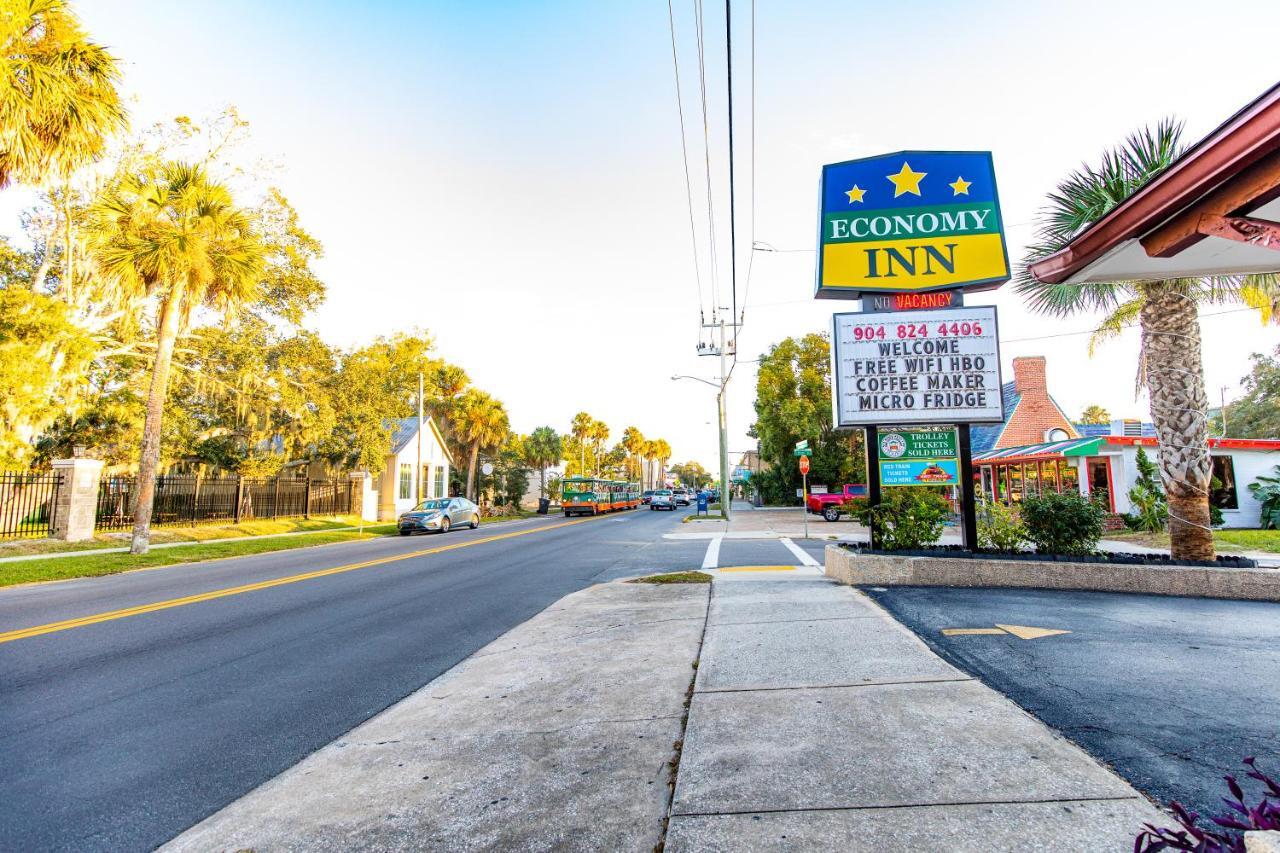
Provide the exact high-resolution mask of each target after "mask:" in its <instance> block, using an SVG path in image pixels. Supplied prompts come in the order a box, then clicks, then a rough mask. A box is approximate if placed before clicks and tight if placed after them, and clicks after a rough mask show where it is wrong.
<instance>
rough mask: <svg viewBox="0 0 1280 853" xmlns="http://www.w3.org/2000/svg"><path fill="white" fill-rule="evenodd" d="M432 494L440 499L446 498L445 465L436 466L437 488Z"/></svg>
mask: <svg viewBox="0 0 1280 853" xmlns="http://www.w3.org/2000/svg"><path fill="white" fill-rule="evenodd" d="M432 494H434V495H435V496H436V497H438V498H442V497H444V496H445V490H444V466H443V465H437V466H436V487H435V491H434V492H432Z"/></svg>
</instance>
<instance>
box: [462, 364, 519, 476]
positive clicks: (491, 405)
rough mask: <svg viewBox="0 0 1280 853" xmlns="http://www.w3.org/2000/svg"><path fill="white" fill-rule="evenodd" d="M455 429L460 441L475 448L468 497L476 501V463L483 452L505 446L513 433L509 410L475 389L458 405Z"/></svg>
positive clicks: (470, 469) (470, 467) (472, 451)
mask: <svg viewBox="0 0 1280 853" xmlns="http://www.w3.org/2000/svg"><path fill="white" fill-rule="evenodd" d="M455 426H456V427H457V429H458V438H459V439H461V440H462V441H464V442H466V443H467V444H469V445H471V461H470V464H469V465H468V466H467V497H468V498H470V499H471V500H473V501H474V500H475V499H476V494H475V482H476V462H477V461H478V460H479V458H480V450H481V448H485V447H496V446H498V445H499V444H501V443H502V440H503V439H505V438H506V437H507V433H508V432H510V431H511V425H510V422H509V421H508V420H507V410H506V409H505V408H504V407H503V405H502V403H501V402H499V401H498V400H497V399H495V398H494V397H492V396H490V395H489V394H486V393H485V392H484V391H480V390H479V389H476V388H472V389H470V390H468V391H467V392H466V393H465V394H463V395H462V399H461V400H460V401H459V402H458V415H457V421H456V424H455Z"/></svg>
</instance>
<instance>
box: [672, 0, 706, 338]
mask: <svg viewBox="0 0 1280 853" xmlns="http://www.w3.org/2000/svg"><path fill="white" fill-rule="evenodd" d="M667 24H668V25H669V27H670V29H671V65H672V67H673V68H674V69H675V76H676V111H677V112H678V113H679V115H680V157H681V159H682V160H683V161H684V194H685V199H686V200H687V201H688V202H689V243H690V248H692V249H693V275H694V278H695V279H696V280H697V283H698V315H699V316H702V268H701V266H700V265H699V263H698V231H697V228H696V227H695V226H694V224H693V182H692V181H690V179H689V147H688V145H687V144H686V143H685V129H684V100H683V98H682V97H681V93H680V61H679V59H677V58H676V17H675V11H674V10H673V9H672V6H671V0H667Z"/></svg>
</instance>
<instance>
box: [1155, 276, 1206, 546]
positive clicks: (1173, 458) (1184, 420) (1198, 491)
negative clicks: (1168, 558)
mask: <svg viewBox="0 0 1280 853" xmlns="http://www.w3.org/2000/svg"><path fill="white" fill-rule="evenodd" d="M1143 295H1144V297H1145V300H1144V303H1143V306H1142V313H1141V315H1140V317H1139V319H1140V322H1141V326H1142V359H1143V361H1142V370H1143V373H1144V375H1145V381H1146V386H1147V391H1148V392H1149V394H1150V397H1151V419H1152V420H1153V421H1154V422H1155V426H1156V434H1157V436H1158V437H1159V439H1160V477H1161V479H1162V480H1163V481H1164V489H1165V493H1166V494H1167V495H1168V500H1169V550H1170V552H1171V554H1172V555H1173V557H1174V559H1179V560H1212V559H1213V558H1214V546H1213V531H1212V529H1211V528H1210V526H1209V522H1210V518H1209V482H1210V479H1211V476H1212V473H1213V465H1212V462H1211V461H1210V458H1209V436H1208V428H1207V420H1206V414H1205V413H1206V411H1207V410H1208V408H1209V398H1208V395H1207V394H1206V393H1205V388H1204V365H1203V363H1202V362H1201V357H1200V321H1199V318H1198V316H1197V313H1196V305H1195V303H1194V302H1193V301H1192V300H1191V299H1190V298H1188V297H1187V296H1185V295H1184V294H1183V293H1181V292H1180V291H1179V290H1178V289H1177V288H1175V287H1174V286H1173V284H1172V283H1171V282H1160V283H1157V284H1152V285H1149V286H1147V287H1146V288H1144V294H1143Z"/></svg>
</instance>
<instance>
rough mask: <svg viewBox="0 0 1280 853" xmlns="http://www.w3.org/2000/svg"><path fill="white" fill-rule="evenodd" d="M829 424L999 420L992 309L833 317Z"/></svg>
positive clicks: (1001, 410) (1001, 411)
mask: <svg viewBox="0 0 1280 853" xmlns="http://www.w3.org/2000/svg"><path fill="white" fill-rule="evenodd" d="M831 350H832V353H831V362H832V366H833V382H832V385H833V387H832V392H833V393H832V397H833V403H834V405H833V409H834V413H833V414H834V419H835V423H836V425H837V426H839V427H854V426H864V425H867V424H880V425H891V424H952V423H956V424H964V423H995V422H998V421H1001V420H1003V419H1004V406H1003V401H1002V399H1001V394H1000V346H999V339H998V335H997V330H996V309H995V308H994V307H992V306H975V307H962V308H946V309H941V310H932V311H931V310H914V311H893V312H887V313H867V314H861V313H857V314H855V313H845V314H836V315H834V317H832V330H831Z"/></svg>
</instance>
